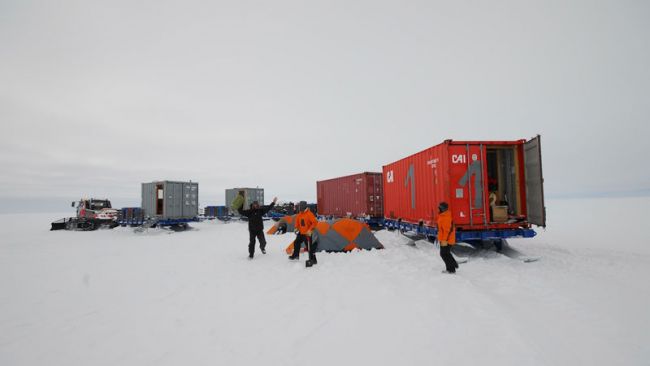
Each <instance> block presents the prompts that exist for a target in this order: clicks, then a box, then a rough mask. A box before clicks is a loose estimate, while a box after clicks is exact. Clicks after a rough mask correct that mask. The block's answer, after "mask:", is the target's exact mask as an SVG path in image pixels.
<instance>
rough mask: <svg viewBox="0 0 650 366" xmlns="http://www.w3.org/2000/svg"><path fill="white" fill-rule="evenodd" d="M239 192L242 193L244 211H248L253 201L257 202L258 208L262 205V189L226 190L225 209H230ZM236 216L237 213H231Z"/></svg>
mask: <svg viewBox="0 0 650 366" xmlns="http://www.w3.org/2000/svg"><path fill="white" fill-rule="evenodd" d="M240 191H243V192H244V199H245V200H244V209H245V210H248V209H249V208H250V207H251V203H253V201H257V202H258V203H259V204H260V206H262V205H264V188H231V189H226V207H228V208H229V209H230V205H231V204H232V201H233V200H234V199H235V197H237V195H238V194H239V192H240ZM233 214H237V212H233Z"/></svg>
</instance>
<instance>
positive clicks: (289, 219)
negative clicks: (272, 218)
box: [266, 215, 296, 235]
mask: <svg viewBox="0 0 650 366" xmlns="http://www.w3.org/2000/svg"><path fill="white" fill-rule="evenodd" d="M295 219H296V215H291V216H284V217H282V218H281V219H280V220H279V221H278V222H277V223H276V224H275V225H273V226H272V227H271V228H270V229H269V230H268V231H267V232H266V233H267V234H269V235H273V234H284V233H292V232H293V231H294V230H295V225H294V220H295ZM283 226H286V230H284V232H282V230H280V228H281V227H283Z"/></svg>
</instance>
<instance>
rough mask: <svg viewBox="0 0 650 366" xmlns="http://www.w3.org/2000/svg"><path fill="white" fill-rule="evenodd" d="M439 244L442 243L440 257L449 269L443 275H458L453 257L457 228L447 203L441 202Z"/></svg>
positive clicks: (456, 264) (439, 209)
mask: <svg viewBox="0 0 650 366" xmlns="http://www.w3.org/2000/svg"><path fill="white" fill-rule="evenodd" d="M438 211H439V212H440V214H439V215H438V242H440V257H441V258H442V260H443V261H444V262H445V267H447V268H446V269H445V270H444V271H442V272H443V273H456V268H458V263H456V260H455V259H454V256H453V255H451V246H452V245H455V244H456V226H455V225H454V220H453V218H452V215H451V211H449V205H448V204H447V202H440V204H439V205H438Z"/></svg>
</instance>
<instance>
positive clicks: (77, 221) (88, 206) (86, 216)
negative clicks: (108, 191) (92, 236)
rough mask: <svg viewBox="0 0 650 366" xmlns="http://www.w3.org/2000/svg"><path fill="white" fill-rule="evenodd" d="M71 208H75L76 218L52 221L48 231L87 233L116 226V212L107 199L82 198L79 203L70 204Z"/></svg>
mask: <svg viewBox="0 0 650 366" xmlns="http://www.w3.org/2000/svg"><path fill="white" fill-rule="evenodd" d="M72 207H76V208H77V216H76V217H69V218H63V219H61V220H57V221H54V222H53V223H52V228H51V229H50V230H80V231H89V230H97V229H99V228H109V229H112V228H114V227H116V226H118V224H117V210H116V209H114V208H112V207H111V201H109V200H107V199H103V200H101V199H96V198H90V199H85V198H82V199H80V200H79V202H72Z"/></svg>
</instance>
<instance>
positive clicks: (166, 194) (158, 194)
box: [142, 180, 199, 219]
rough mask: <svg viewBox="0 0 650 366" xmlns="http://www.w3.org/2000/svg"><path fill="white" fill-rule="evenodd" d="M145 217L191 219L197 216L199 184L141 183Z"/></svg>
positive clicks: (165, 181) (166, 181)
mask: <svg viewBox="0 0 650 366" xmlns="http://www.w3.org/2000/svg"><path fill="white" fill-rule="evenodd" d="M142 209H143V210H144V215H145V217H156V218H159V219H191V218H194V217H196V216H198V214H199V184H198V183H196V182H172V181H168V180H164V181H159V182H151V183H142Z"/></svg>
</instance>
